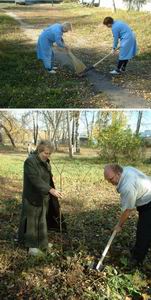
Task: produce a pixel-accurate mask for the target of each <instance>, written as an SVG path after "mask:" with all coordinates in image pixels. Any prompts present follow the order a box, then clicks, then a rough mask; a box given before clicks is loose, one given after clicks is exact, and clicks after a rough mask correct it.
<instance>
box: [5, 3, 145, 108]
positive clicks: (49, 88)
mask: <svg viewBox="0 0 151 300" xmlns="http://www.w3.org/2000/svg"><path fill="white" fill-rule="evenodd" d="M1 7H3V4H1ZM5 9H6V10H8V11H10V10H14V12H15V13H17V14H18V15H19V16H21V17H22V19H23V20H24V21H25V22H26V23H27V24H31V25H32V26H35V36H38V34H39V33H40V31H41V30H42V28H44V27H45V26H47V25H48V24H50V22H51V23H53V22H56V21H57V22H63V21H65V20H69V21H71V22H72V24H73V34H71V35H68V34H67V35H65V41H66V42H67V44H68V45H69V46H70V47H71V48H72V50H73V52H74V53H75V54H76V55H77V57H78V58H80V59H82V60H83V61H84V62H85V64H86V65H90V64H93V63H95V62H96V61H97V60H99V59H100V58H102V57H103V56H104V55H105V54H107V53H108V52H109V51H110V49H111V47H112V34H111V30H109V29H107V28H105V26H103V25H102V21H103V19H104V17H105V16H107V15H112V16H113V17H114V18H117V19H122V20H124V21H126V22H127V23H128V24H130V26H132V28H133V29H134V31H135V33H136V36H137V41H138V46H139V52H138V55H137V57H136V58H135V59H133V60H132V61H131V62H130V63H129V67H128V69H129V72H128V73H127V75H126V76H122V77H118V78H116V79H113V81H114V82H115V83H116V84H118V85H122V86H124V87H127V88H128V89H129V90H130V92H132V93H135V94H140V95H141V96H143V97H144V98H145V99H146V100H148V101H150V100H151V88H150V80H151V77H150V76H151V75H150V74H151V65H150V59H151V19H150V14H149V13H142V12H141V13H138V12H130V13H127V12H124V11H118V12H117V14H114V13H112V12H111V11H110V10H106V9H99V8H87V7H81V6H80V5H77V4H71V3H70V4H68V3H62V4H60V5H56V6H54V7H53V8H52V7H50V5H44V6H38V5H33V6H27V7H21V6H13V5H12V6H11V5H8V7H7V6H6V4H5ZM10 28H11V30H10ZM0 32H1V38H0V48H1V51H0V56H1V61H2V63H1V69H0V71H1V72H0V74H1V75H0V82H1V83H0V84H1V86H0V104H1V107H10V108H11V107H25V108H28V107H39V108H41V107H44V108H46V107H50V108H54V107H56V108H59V107H62V108H67V107H70V108H71V107H73V108H74V107H100V108H101V107H110V104H109V103H108V102H107V97H106V95H105V94H99V95H98V97H97V98H96V97H95V96H94V94H93V93H92V87H91V86H90V84H89V83H88V82H87V80H86V79H80V80H79V79H77V78H76V76H75V75H74V74H72V73H71V72H68V71H66V70H63V69H61V68H60V69H59V72H58V73H57V76H54V77H52V76H50V75H48V74H47V73H46V72H45V71H44V69H43V68H42V65H41V64H40V63H39V62H38V61H37V59H36V53H35V46H34V45H32V44H31V43H30V41H29V40H28V39H27V38H25V37H24V36H23V33H22V32H21V31H20V28H19V25H18V23H16V22H15V21H14V20H13V19H12V18H10V17H6V16H5V15H4V13H3V12H2V11H1V14H0ZM115 63H116V58H115V57H110V58H108V60H106V62H104V63H102V64H101V65H100V66H99V68H98V69H99V71H100V72H101V73H102V74H106V75H107V74H108V72H109V70H110V69H111V68H112V67H114V65H115ZM146 66H147V67H146Z"/></svg>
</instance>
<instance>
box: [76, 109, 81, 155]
mask: <svg viewBox="0 0 151 300" xmlns="http://www.w3.org/2000/svg"><path fill="white" fill-rule="evenodd" d="M79 118H80V111H78V112H76V113H75V143H76V153H78V154H79V153H80V137H79Z"/></svg>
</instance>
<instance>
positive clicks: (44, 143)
mask: <svg viewBox="0 0 151 300" xmlns="http://www.w3.org/2000/svg"><path fill="white" fill-rule="evenodd" d="M45 148H48V149H49V150H50V153H52V152H53V151H54V144H53V143H52V142H50V141H48V140H41V141H40V142H39V143H38V145H37V148H36V151H37V152H38V153H41V152H43V151H44V150H45Z"/></svg>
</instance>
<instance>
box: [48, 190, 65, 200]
mask: <svg viewBox="0 0 151 300" xmlns="http://www.w3.org/2000/svg"><path fill="white" fill-rule="evenodd" d="M49 193H50V194H51V195H53V196H55V197H57V198H62V194H61V193H60V192H59V191H57V190H56V189H53V188H51V189H50V190H49Z"/></svg>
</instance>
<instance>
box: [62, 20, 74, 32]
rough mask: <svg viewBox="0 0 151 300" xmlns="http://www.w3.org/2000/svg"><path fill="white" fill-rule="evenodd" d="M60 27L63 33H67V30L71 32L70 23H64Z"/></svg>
mask: <svg viewBox="0 0 151 300" xmlns="http://www.w3.org/2000/svg"><path fill="white" fill-rule="evenodd" d="M62 27H63V30H64V31H65V32H67V31H69V30H72V25H71V23H70V22H64V23H63V24H62Z"/></svg>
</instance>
